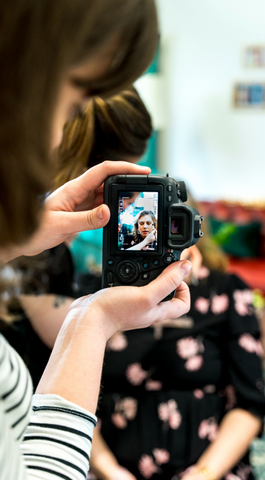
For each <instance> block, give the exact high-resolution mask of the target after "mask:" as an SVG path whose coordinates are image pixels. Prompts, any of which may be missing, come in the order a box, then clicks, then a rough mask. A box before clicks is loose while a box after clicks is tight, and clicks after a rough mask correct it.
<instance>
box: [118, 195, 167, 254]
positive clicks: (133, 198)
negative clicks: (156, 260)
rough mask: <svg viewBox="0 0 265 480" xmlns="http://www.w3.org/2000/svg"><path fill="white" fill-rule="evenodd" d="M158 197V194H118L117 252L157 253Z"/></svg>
mask: <svg viewBox="0 0 265 480" xmlns="http://www.w3.org/2000/svg"><path fill="white" fill-rule="evenodd" d="M158 196H159V193H158V192H140V191H138V192H119V197H118V250H119V251H122V250H130V251H138V252H139V251H153V252H157V251H158V231H157V225H158Z"/></svg>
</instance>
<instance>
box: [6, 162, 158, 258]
mask: <svg viewBox="0 0 265 480" xmlns="http://www.w3.org/2000/svg"><path fill="white" fill-rule="evenodd" d="M149 173H150V168H148V167H140V166H139V165H134V164H132V163H129V162H110V161H106V162H103V163H101V164H99V165H97V166H95V167H92V168H91V169H89V170H88V171H87V172H85V173H84V174H83V175H81V176H80V177H78V178H76V179H74V180H71V181H70V182H67V183H66V184H65V185H63V186H62V187H60V188H58V189H57V190H56V191H55V192H53V193H52V194H51V195H49V196H48V197H47V199H46V201H45V203H44V211H43V214H42V218H41V221H40V226H39V229H38V230H37V231H36V233H35V234H34V235H33V236H32V237H31V238H30V240H29V242H27V243H25V244H23V245H18V246H15V245H14V246H10V248H9V249H5V252H3V255H1V252H0V256H2V257H3V260H4V261H8V260H11V259H12V258H15V257H18V256H21V255H29V256H31V255H37V254H38V253H40V252H42V251H43V250H46V249H48V248H52V247H55V246H56V245H59V244H60V243H62V242H64V241H65V240H67V239H68V238H69V237H70V236H72V235H75V234H77V233H78V232H82V231H84V230H94V229H97V228H102V227H104V226H105V225H106V224H107V223H108V221H109V218H110V211H109V207H108V206H107V205H102V202H103V183H104V181H105V180H106V179H107V177H109V176H110V175H118V174H119V175H125V174H132V175H133V174H134V175H148V174H149Z"/></svg>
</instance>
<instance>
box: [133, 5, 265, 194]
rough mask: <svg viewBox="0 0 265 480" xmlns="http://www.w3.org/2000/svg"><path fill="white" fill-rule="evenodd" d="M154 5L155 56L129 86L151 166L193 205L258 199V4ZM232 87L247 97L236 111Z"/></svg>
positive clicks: (264, 138) (264, 145) (263, 125)
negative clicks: (141, 104) (146, 126)
mask: <svg viewBox="0 0 265 480" xmlns="http://www.w3.org/2000/svg"><path fill="white" fill-rule="evenodd" d="M157 6H158V10H159V19H160V32H161V39H160V47H159V51H158V55H157V58H156V59H155V64H154V65H152V66H151V68H150V70H149V73H148V74H147V75H145V76H144V77H142V78H141V79H140V80H138V82H137V83H136V86H137V88H138V90H139V92H140V94H141V95H142V97H143V99H144V100H145V102H146V104H147V106H148V108H149V110H150V112H151V114H152V118H153V122H154V127H155V129H156V148H155V149H153V151H152V152H151V155H152V156H153V158H152V159H150V163H151V165H153V166H155V167H156V168H157V170H159V171H160V172H161V173H163V174H164V173H166V172H167V171H169V172H170V175H172V176H175V177H177V178H181V179H183V180H185V181H186V182H187V184H188V185H189V187H190V189H191V190H192V192H193V194H194V196H195V197H196V198H197V199H198V200H201V199H202V200H216V199H217V200H218V199H227V200H237V201H244V202H245V201H247V202H253V201H260V200H262V201H263V200H265V197H264V176H265V162H264V158H265V115H264V113H265V110H264V91H263V90H264V85H265V57H264V48H265V4H264V1H262V0H252V1H245V2H242V1H240V0H233V2H231V1H229V0H222V2H218V1H217V0H215V1H213V0H201V1H198V0H157ZM250 48H256V51H255V50H254V51H253V62H251V58H250V54H251V51H250ZM258 49H259V50H258ZM259 51H260V53H261V59H260V61H259V59H258V58H257V53H258V52H259ZM236 84H241V85H245V87H246V88H247V86H248V84H249V87H250V88H249V92H248V93H249V94H250V97H251V95H252V98H249V102H247V101H246V102H245V104H244V102H242V105H241V106H236V105H235V90H236ZM246 84H247V85H246ZM239 87H240V85H239ZM251 87H252V89H251ZM241 94H242V91H241ZM243 94H244V92H243ZM154 155H155V157H156V158H154Z"/></svg>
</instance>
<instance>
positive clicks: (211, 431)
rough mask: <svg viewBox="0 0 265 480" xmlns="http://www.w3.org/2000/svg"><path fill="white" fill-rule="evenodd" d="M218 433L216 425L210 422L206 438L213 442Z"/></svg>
mask: <svg viewBox="0 0 265 480" xmlns="http://www.w3.org/2000/svg"><path fill="white" fill-rule="evenodd" d="M217 435H218V425H217V424H216V423H211V424H210V425H209V428H208V439H209V440H210V442H213V441H214V440H215V439H216V437H217Z"/></svg>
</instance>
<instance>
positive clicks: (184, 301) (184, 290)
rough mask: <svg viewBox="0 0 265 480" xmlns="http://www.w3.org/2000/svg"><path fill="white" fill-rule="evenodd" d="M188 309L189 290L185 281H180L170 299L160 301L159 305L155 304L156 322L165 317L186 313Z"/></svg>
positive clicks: (175, 316)
mask: <svg viewBox="0 0 265 480" xmlns="http://www.w3.org/2000/svg"><path fill="white" fill-rule="evenodd" d="M189 309H190V290H189V287H188V285H187V284H186V283H185V282H181V284H180V285H179V286H178V287H177V290H176V293H175V295H174V298H173V299H172V300H169V301H167V302H160V303H159V305H157V309H156V322H161V321H162V320H165V319H176V318H179V317H181V316H182V315H184V314H185V313H187V312H188V311H189ZM156 322H155V323H156Z"/></svg>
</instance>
